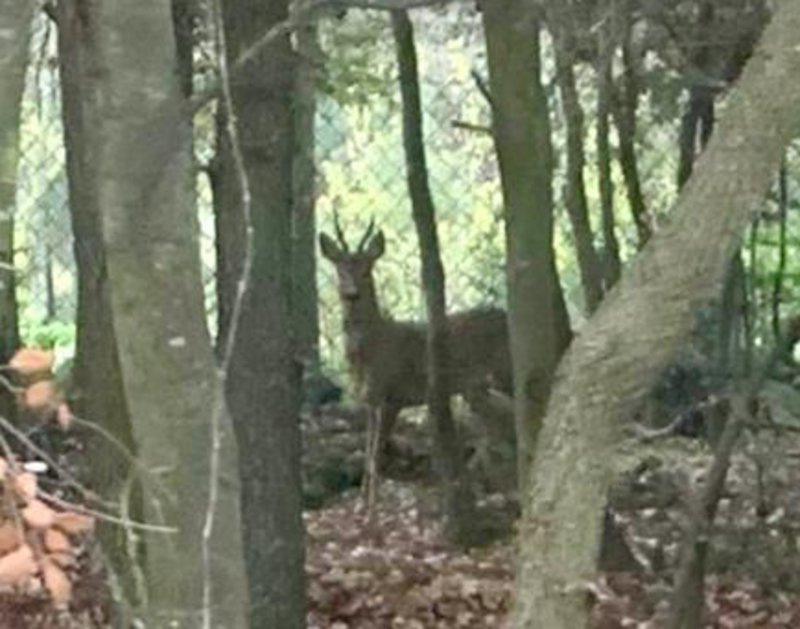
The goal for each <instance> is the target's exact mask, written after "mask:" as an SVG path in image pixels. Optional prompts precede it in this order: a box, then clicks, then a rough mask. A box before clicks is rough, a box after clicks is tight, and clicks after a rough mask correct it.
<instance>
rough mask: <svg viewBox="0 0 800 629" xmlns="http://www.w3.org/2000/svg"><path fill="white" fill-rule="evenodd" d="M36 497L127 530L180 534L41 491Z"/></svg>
mask: <svg viewBox="0 0 800 629" xmlns="http://www.w3.org/2000/svg"><path fill="white" fill-rule="evenodd" d="M36 495H37V496H38V497H39V498H41V499H42V500H43V501H44V502H49V503H50V504H52V505H54V506H56V507H59V508H60V509H65V510H67V511H74V512H75V513H80V514H81V515H88V516H91V517H93V518H96V519H98V520H101V521H103V522H109V523H110V524H119V525H120V526H124V527H126V528H130V529H136V530H139V531H146V532H148V533H165V534H170V535H171V534H173V533H177V532H178V529H177V528H176V527H174V526H162V525H160V524H147V523H146V522H136V521H134V520H130V519H127V518H118V517H115V516H113V515H110V514H108V513H103V512H102V511H96V510H95V509H89V508H87V507H84V506H83V505H79V504H75V503H72V502H69V501H68V500H64V499H63V498H59V497H58V496H54V495H53V494H49V493H47V492H46V491H42V490H41V489H38V490H37V491H36Z"/></svg>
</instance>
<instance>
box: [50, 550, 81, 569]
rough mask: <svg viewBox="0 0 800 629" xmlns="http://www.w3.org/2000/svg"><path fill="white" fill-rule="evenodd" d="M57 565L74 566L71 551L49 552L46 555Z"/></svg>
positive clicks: (63, 566)
mask: <svg viewBox="0 0 800 629" xmlns="http://www.w3.org/2000/svg"><path fill="white" fill-rule="evenodd" d="M47 556H48V557H49V558H50V559H52V560H53V562H54V563H55V564H56V565H57V566H61V567H62V568H72V567H74V566H75V556H74V555H73V554H72V553H71V552H64V553H49V554H48V555H47Z"/></svg>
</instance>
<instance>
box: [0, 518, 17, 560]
mask: <svg viewBox="0 0 800 629" xmlns="http://www.w3.org/2000/svg"><path fill="white" fill-rule="evenodd" d="M20 543H22V536H21V535H20V531H19V530H18V529H17V527H16V526H15V525H14V523H13V522H3V524H0V555H5V554H6V553H8V552H11V551H12V550H14V549H16V548H19V545H20Z"/></svg>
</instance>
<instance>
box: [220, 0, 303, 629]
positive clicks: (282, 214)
mask: <svg viewBox="0 0 800 629" xmlns="http://www.w3.org/2000/svg"><path fill="white" fill-rule="evenodd" d="M222 6H223V18H224V23H225V39H226V43H227V48H226V54H227V57H228V59H236V58H238V57H239V54H240V53H241V52H242V51H243V50H245V49H246V48H248V47H249V46H250V45H251V44H252V43H253V42H254V41H255V40H256V39H257V38H259V37H260V36H261V35H263V33H265V32H267V31H268V30H269V29H270V28H271V27H273V26H274V25H276V24H278V23H280V22H283V21H284V20H286V19H287V17H288V14H289V2H288V0H273V1H271V2H263V1H259V0H224V1H223V4H222ZM294 66H295V60H294V58H293V51H292V48H291V43H290V40H289V37H288V35H284V36H283V37H281V38H279V39H278V40H276V41H275V42H274V43H273V44H272V45H271V47H270V48H269V50H268V51H265V52H263V53H262V54H261V55H260V56H259V57H258V59H257V60H256V61H255V62H253V63H251V64H249V65H248V66H245V67H244V68H242V70H241V71H240V72H237V73H236V74H235V75H234V76H233V77H232V83H231V86H230V87H231V97H232V101H233V109H234V111H233V117H234V119H235V121H236V135H237V137H238V139H239V146H238V150H240V151H241V157H242V160H243V168H244V171H245V172H244V173H241V172H239V173H238V174H237V173H236V172H235V171H234V170H231V169H228V170H225V171H223V172H224V173H226V174H227V175H231V176H234V177H238V178H239V179H240V181H241V180H242V176H244V181H245V182H246V183H247V186H248V192H249V199H250V202H249V204H248V203H246V199H244V198H243V197H239V198H235V197H233V196H231V197H228V200H227V201H226V205H225V207H224V208H223V212H225V213H226V214H227V216H228V217H229V220H230V221H231V223H230V226H232V227H233V228H234V229H235V230H236V233H237V234H239V237H241V236H242V235H244V234H245V233H246V230H248V229H251V230H252V238H253V240H252V244H253V249H252V259H251V263H252V264H251V272H250V274H249V277H247V278H246V290H245V293H244V295H243V297H242V302H241V316H240V318H239V321H238V326H237V329H236V333H235V337H234V339H235V346H234V347H235V349H234V351H233V356H232V359H231V368H230V376H229V378H228V380H227V386H226V393H227V398H228V403H229V405H230V409H231V413H232V415H233V419H234V426H235V428H236V435H237V439H238V441H239V448H240V453H241V459H240V460H241V466H240V467H241V478H242V516H243V525H244V538H245V544H246V548H247V549H248V552H247V572H248V577H249V581H250V596H251V600H253V601H257V602H258V604H256V605H253V607H252V608H251V610H250V624H251V626H252V627H276V628H278V627H279V628H280V629H293V628H298V629H299V628H301V627H305V624H306V623H305V572H304V554H305V553H304V534H303V521H302V513H301V511H302V503H301V484H300V423H299V421H300V420H299V403H300V395H299V391H300V389H299V387H300V373H301V369H300V365H299V362H298V360H297V358H298V357H297V356H296V354H295V346H294V342H293V339H292V334H291V333H292V331H293V327H294V326H293V322H292V315H293V313H292V311H291V302H292V268H293V258H292V213H293V208H294V205H293V199H292V192H293V190H292V171H293V164H294V150H293V149H294V142H295V132H294V121H295V118H294V115H295V114H294V112H293V95H294V92H295V85H296V83H295V67H294ZM228 114H229V115H230V112H228ZM229 139H230V138H229ZM229 148H237V147H229ZM222 185H224V186H230V187H229V188H228V189H229V190H232V189H235V188H237V187H238V186H237V185H236V182H230V181H223V182H222ZM240 192H241V191H240ZM229 202H230V203H229ZM248 207H249V208H250V211H249V212H248V211H247V208H248ZM248 214H249V216H248ZM248 218H249V219H250V221H251V224H250V225H247V224H246V221H247V219H248ZM218 236H220V237H223V238H226V237H227V236H226V235H225V234H218ZM234 238H236V236H234ZM235 253H236V254H238V256H239V258H238V259H239V262H236V264H237V265H239V268H242V262H241V260H242V255H243V254H244V251H243V250H242V249H240V250H239V251H237V252H235ZM236 279H237V280H238V278H236ZM223 280H224V278H222V277H220V281H223ZM233 289H234V290H235V287H233ZM231 294H235V293H233V292H232V293H231ZM229 323H230V322H229Z"/></svg>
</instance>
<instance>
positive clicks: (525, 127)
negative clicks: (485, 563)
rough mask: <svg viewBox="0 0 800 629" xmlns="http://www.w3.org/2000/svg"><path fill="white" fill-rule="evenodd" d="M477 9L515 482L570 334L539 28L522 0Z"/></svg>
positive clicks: (492, 0)
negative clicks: (498, 200) (503, 296)
mask: <svg viewBox="0 0 800 629" xmlns="http://www.w3.org/2000/svg"><path fill="white" fill-rule="evenodd" d="M481 8H482V11H483V27H484V33H485V37H486V48H487V55H488V62H489V81H490V85H491V91H492V103H493V107H492V114H493V129H494V141H495V147H496V150H497V158H498V161H499V164H500V176H501V183H502V188H503V200H504V203H505V219H506V248H507V251H508V259H507V262H506V273H507V281H508V321H509V332H510V337H511V357H512V361H513V367H514V416H515V421H516V426H517V448H518V454H517V458H518V467H519V479H520V483H522V482H524V480H525V478H527V470H528V469H529V468H530V465H531V462H532V460H533V453H534V446H535V443H536V438H537V435H538V433H539V429H540V427H541V421H542V418H543V417H544V411H545V408H546V405H547V399H548V397H549V395H550V385H551V382H552V377H553V372H554V371H555V368H556V365H557V364H558V360H559V358H560V357H561V354H562V353H563V351H564V349H565V348H566V347H567V345H568V344H569V342H570V338H571V332H570V326H569V318H568V315H567V309H566V305H565V302H564V295H563V293H562V292H561V285H560V283H559V280H558V274H557V272H556V265H555V258H554V255H553V191H552V175H553V155H552V144H551V138H550V119H549V111H548V107H547V98H546V95H545V93H544V89H543V87H542V84H541V80H540V76H539V75H540V51H539V23H538V22H537V20H536V18H535V15H534V12H533V11H532V10H531V9H530V8H529V7H528V3H527V2H526V1H525V0H485V1H484V2H483V3H482V5H481ZM520 77H526V80H524V81H521V80H520Z"/></svg>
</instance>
